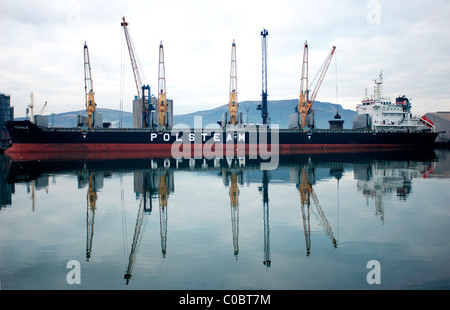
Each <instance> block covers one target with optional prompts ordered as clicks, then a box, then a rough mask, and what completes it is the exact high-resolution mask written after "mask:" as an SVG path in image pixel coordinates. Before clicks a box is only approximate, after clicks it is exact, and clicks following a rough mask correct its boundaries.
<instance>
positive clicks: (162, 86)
mask: <svg viewBox="0 0 450 310" xmlns="http://www.w3.org/2000/svg"><path fill="white" fill-rule="evenodd" d="M156 110H157V111H158V124H159V125H160V126H161V127H163V128H166V123H167V99H166V70H165V66H164V46H163V44H162V41H161V43H160V44H159V68H158V102H157V104H156Z"/></svg>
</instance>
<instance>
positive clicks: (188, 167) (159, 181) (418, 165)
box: [2, 153, 436, 281]
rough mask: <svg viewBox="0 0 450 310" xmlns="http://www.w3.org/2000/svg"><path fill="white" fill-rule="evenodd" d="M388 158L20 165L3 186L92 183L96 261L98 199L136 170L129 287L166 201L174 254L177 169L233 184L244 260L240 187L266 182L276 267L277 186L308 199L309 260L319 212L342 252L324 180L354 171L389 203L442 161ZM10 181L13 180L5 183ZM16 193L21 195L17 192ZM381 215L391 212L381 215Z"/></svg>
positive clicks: (163, 226)
mask: <svg viewBox="0 0 450 310" xmlns="http://www.w3.org/2000/svg"><path fill="white" fill-rule="evenodd" d="M405 155H407V156H405ZM383 156H385V154H383V155H382V156H380V154H374V155H373V156H372V157H371V156H367V154H365V156H357V155H352V154H346V155H345V157H339V156H336V154H331V155H330V156H329V157H327V156H326V155H320V156H317V157H316V156H304V157H302V156H297V157H295V158H294V157H288V158H280V165H279V168H280V169H278V170H273V171H270V172H268V171H261V170H260V169H259V168H260V167H259V163H258V162H252V161H251V160H249V159H247V158H245V159H239V160H238V159H233V160H229V159H222V160H220V161H216V160H212V161H205V160H204V159H201V160H196V161H192V160H184V161H177V160H174V159H158V160H156V159H155V160H152V159H143V160H141V161H139V160H133V161H97V162H96V161H92V162H77V161H73V162H20V163H12V164H11V163H10V164H8V165H7V167H6V168H5V170H6V171H3V173H2V176H3V179H5V180H6V183H7V184H6V185H2V192H3V187H9V186H11V187H10V188H12V189H13V188H14V183H16V182H26V184H27V186H29V187H30V188H32V186H34V185H38V186H37V187H36V189H42V188H46V189H47V188H48V178H49V176H52V175H53V178H54V177H55V175H58V174H76V175H78V180H79V187H81V186H84V185H86V184H87V185H88V192H87V215H86V224H87V241H86V258H87V259H88V260H89V259H90V257H91V255H92V244H93V235H94V219H95V212H96V208H97V199H98V196H97V192H98V189H99V188H101V187H102V186H103V178H104V177H107V176H109V175H113V174H117V173H119V174H121V175H122V174H123V173H131V172H132V173H133V176H134V191H135V193H136V197H137V198H138V199H139V198H140V204H139V209H138V214H137V219H136V227H135V231H134V232H135V234H134V238H133V242H132V243H131V244H132V246H131V251H129V258H128V268H127V272H126V274H125V275H126V277H127V276H128V279H127V281H129V279H130V277H131V274H132V269H133V265H134V262H135V256H136V253H137V251H138V247H139V240H140V237H141V233H142V228H143V225H144V224H143V219H144V215H145V214H151V211H152V201H153V199H154V198H158V201H159V211H160V233H161V251H162V255H163V257H165V255H166V253H167V206H168V196H169V194H170V193H171V192H174V175H173V174H174V171H177V170H184V171H201V172H202V173H203V172H204V173H210V172H211V171H212V172H214V173H216V172H217V171H221V175H222V177H223V178H224V182H225V185H226V186H229V189H228V195H229V199H230V211H231V228H232V240H233V248H234V255H235V256H236V258H237V256H238V254H239V242H238V241H239V240H238V239H239V185H243V184H244V183H260V184H261V183H262V184H261V186H259V190H260V191H261V194H262V198H263V199H262V202H263V222H264V260H263V262H264V264H265V265H266V266H267V267H269V266H270V265H271V255H270V225H269V191H268V186H269V183H271V182H274V181H275V182H280V181H282V182H288V183H291V184H292V183H294V184H296V187H297V190H298V191H299V195H300V203H301V212H302V220H303V223H304V226H303V227H304V233H305V241H306V248H307V255H309V254H310V252H311V218H310V214H311V213H313V215H316V216H317V218H318V222H319V223H320V224H321V225H322V227H323V229H324V231H325V232H326V233H327V235H328V236H329V237H330V239H331V240H332V243H333V246H337V240H336V238H335V237H334V234H333V231H332V230H331V226H330V225H329V223H328V220H327V219H326V217H325V213H324V212H323V209H322V206H321V205H320V203H319V200H318V197H317V195H316V193H315V192H314V190H313V187H314V184H316V182H318V181H321V180H327V179H330V178H336V179H337V180H338V184H339V179H340V178H341V177H342V175H343V174H345V173H346V170H347V171H353V175H354V179H355V180H356V181H357V186H358V188H359V189H361V191H362V193H363V195H364V196H366V195H368V194H372V193H377V194H378V196H379V197H383V195H387V194H390V193H394V192H395V193H396V194H397V195H398V197H400V198H401V199H405V198H406V197H408V195H409V194H410V192H411V188H412V186H411V180H412V179H413V178H418V177H425V176H429V175H430V172H431V171H432V168H433V167H434V163H435V162H434V161H435V159H436V157H435V154H434V153H432V154H431V153H430V154H425V155H423V154H422V155H420V154H405V153H401V154H399V155H398V156H397V157H395V156H391V157H389V156H387V157H383ZM408 156H410V157H408ZM411 156H412V157H411ZM286 168H287V169H286ZM80 171H81V173H80ZM286 173H288V175H286ZM261 174H262V176H261ZM5 175H7V176H8V177H7V178H5ZM261 178H262V179H261ZM370 184H371V185H370ZM380 184H381V185H380ZM370 189H379V191H378V192H377V191H375V192H373V191H371V190H370ZM11 192H14V190H12V191H11ZM10 196H11V194H10ZM33 196H34V195H33ZM367 197H370V196H367ZM374 197H375V196H374ZM384 197H385V196H384ZM3 198H4V197H2V199H3ZM9 199H11V197H10V198H9ZM377 199H378V198H377ZM338 203H339V199H338ZM312 205H313V206H312ZM311 207H313V208H311ZM381 211H383V210H382V209H381ZM376 214H380V212H379V208H376ZM381 214H382V213H381Z"/></svg>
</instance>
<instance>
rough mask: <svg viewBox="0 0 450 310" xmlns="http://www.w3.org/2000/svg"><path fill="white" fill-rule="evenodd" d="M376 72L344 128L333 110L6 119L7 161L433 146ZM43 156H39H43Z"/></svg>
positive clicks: (426, 130)
mask: <svg viewBox="0 0 450 310" xmlns="http://www.w3.org/2000/svg"><path fill="white" fill-rule="evenodd" d="M382 83H383V81H382V75H381V74H380V78H379V79H377V80H375V90H374V95H372V96H371V97H370V98H368V97H367V96H366V98H364V99H363V100H362V102H361V104H360V105H358V106H357V108H356V110H357V115H356V116H355V117H354V119H353V129H343V128H342V122H343V121H342V120H340V116H339V113H336V116H335V118H334V119H333V120H330V128H329V129H318V128H309V129H307V130H305V129H300V128H290V129H287V128H286V129H285V128H276V126H275V125H271V126H270V127H268V126H267V125H253V124H252V125H250V124H248V125H246V124H241V125H239V124H237V125H233V126H225V127H223V128H212V129H206V128H182V127H180V128H177V126H174V127H172V128H171V129H170V130H169V129H166V130H164V129H155V128H86V127H74V128H51V127H46V126H39V125H38V124H35V123H32V122H30V121H29V120H24V121H8V122H7V123H6V126H7V129H8V131H9V134H10V137H11V143H12V146H11V148H9V149H8V150H7V151H6V154H8V155H9V156H11V157H13V159H18V160H20V159H25V158H29V159H33V158H34V159H39V158H43V157H45V158H54V159H55V158H58V157H59V156H61V155H62V154H64V158H72V157H73V158H81V157H84V158H91V159H93V158H97V159H101V158H105V159H107V158H142V157H183V158H190V157H192V158H193V157H197V158H198V157H201V156H214V157H221V156H251V155H258V156H262V157H264V156H268V155H271V154H298V153H317V152H349V151H352V152H353V151H364V150H366V151H367V150H369V151H374V150H394V149H405V148H409V149H411V148H423V147H432V146H433V143H434V141H435V139H436V137H437V134H438V133H437V132H435V130H434V126H433V124H432V123H431V121H429V120H427V119H426V118H424V117H420V118H419V117H413V115H412V114H411V102H410V100H409V99H408V98H407V97H405V96H399V97H397V98H396V100H395V102H392V101H391V100H390V99H389V98H385V97H382V96H381V85H382ZM44 155H45V156H44Z"/></svg>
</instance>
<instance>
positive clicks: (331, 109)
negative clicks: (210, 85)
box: [17, 99, 356, 128]
mask: <svg viewBox="0 0 450 310" xmlns="http://www.w3.org/2000/svg"><path fill="white" fill-rule="evenodd" d="M260 102H261V101H243V102H240V103H239V112H240V113H242V117H243V120H244V122H245V123H250V124H252V123H253V124H257V123H261V111H258V110H257V109H256V107H257V105H258V104H259V103H260ZM297 104H298V99H285V100H269V101H268V104H267V107H268V114H269V120H270V124H278V125H279V128H288V124H289V115H290V114H292V113H294V112H295V107H296V106H297ZM313 110H315V124H316V128H329V123H328V121H329V120H331V119H333V118H334V116H335V115H336V113H337V112H338V113H339V115H340V116H341V119H343V120H344V128H352V123H353V116H354V115H356V111H353V110H349V109H344V108H342V106H341V105H340V104H339V105H337V104H334V103H330V102H321V101H316V102H314V106H313ZM97 111H99V112H101V113H102V114H103V121H104V122H109V123H111V127H120V126H119V122H120V115H122V128H132V125H133V113H131V112H126V111H120V110H115V109H108V108H97ZM226 111H228V105H227V104H224V105H221V106H217V107H214V108H211V109H209V110H200V111H196V112H192V113H187V114H181V115H174V117H173V118H174V124H175V125H177V124H183V125H187V126H188V127H190V128H192V127H194V117H195V116H201V124H196V125H201V127H205V126H211V125H214V126H217V122H218V121H221V120H222V114H223V113H224V112H226ZM78 115H86V111H85V110H78V111H69V112H63V113H58V114H52V115H47V116H48V124H49V126H50V127H75V126H76V124H77V119H78ZM17 119H24V118H17ZM196 127H197V126H196Z"/></svg>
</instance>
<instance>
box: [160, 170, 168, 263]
mask: <svg viewBox="0 0 450 310" xmlns="http://www.w3.org/2000/svg"><path fill="white" fill-rule="evenodd" d="M167 183H168V180H167V174H166V173H161V175H160V176H159V190H158V194H159V223H160V233H161V251H162V254H163V258H165V257H166V253H167V199H168V198H169V194H168V193H169V190H168V187H167Z"/></svg>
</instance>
